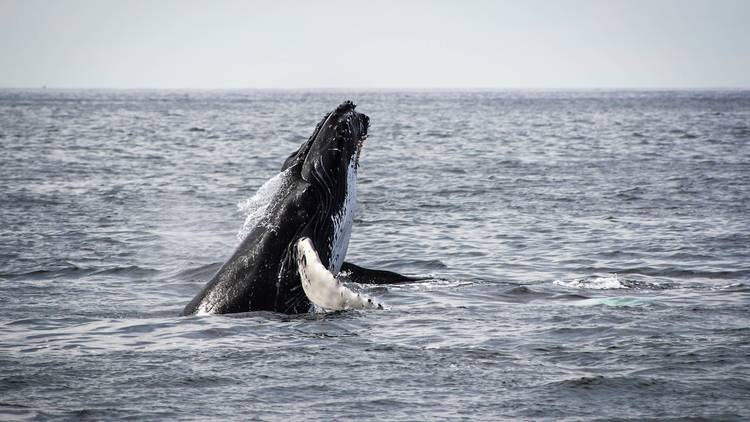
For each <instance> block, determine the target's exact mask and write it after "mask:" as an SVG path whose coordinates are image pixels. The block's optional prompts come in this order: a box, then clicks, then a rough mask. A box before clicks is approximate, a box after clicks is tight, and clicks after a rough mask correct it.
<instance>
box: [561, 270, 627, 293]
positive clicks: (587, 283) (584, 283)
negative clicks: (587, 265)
mask: <svg viewBox="0 0 750 422" xmlns="http://www.w3.org/2000/svg"><path fill="white" fill-rule="evenodd" d="M552 284H555V285H557V286H563V287H568V288H571V289H592V290H608V289H627V288H628V286H626V285H625V284H624V283H623V282H622V280H621V279H620V277H619V276H618V275H617V274H608V275H606V276H604V277H589V278H583V279H575V280H571V281H562V280H555V281H554V282H552Z"/></svg>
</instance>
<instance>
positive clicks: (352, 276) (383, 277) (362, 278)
mask: <svg viewBox="0 0 750 422" xmlns="http://www.w3.org/2000/svg"><path fill="white" fill-rule="evenodd" d="M339 274H343V275H344V276H345V277H346V278H348V279H349V280H350V281H353V282H355V283H359V284H399V283H411V282H414V281H419V280H424V279H425V278H424V277H410V276H406V275H401V274H399V273H394V272H392V271H385V270H372V269H369V268H364V267H360V266H359V265H354V264H352V263H351V262H344V264H343V265H342V266H341V272H340V273H339Z"/></svg>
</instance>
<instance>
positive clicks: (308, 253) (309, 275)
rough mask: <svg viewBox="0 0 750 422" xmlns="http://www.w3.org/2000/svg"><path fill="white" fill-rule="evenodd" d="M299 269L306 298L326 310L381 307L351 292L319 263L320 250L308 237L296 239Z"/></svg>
mask: <svg viewBox="0 0 750 422" xmlns="http://www.w3.org/2000/svg"><path fill="white" fill-rule="evenodd" d="M297 269H298V271H299V276H300V279H301V280H302V289H303V290H304V291H305V294H306V295H307V298H308V299H310V302H312V303H314V304H316V305H318V306H320V307H321V308H323V309H326V310H332V311H343V310H347V309H369V308H382V306H381V305H380V304H378V303H375V302H374V301H373V300H372V299H370V298H368V297H365V296H363V295H361V294H359V293H355V292H353V291H351V290H350V289H348V288H347V287H346V286H344V285H343V284H341V282H340V281H339V280H336V277H334V275H333V274H331V272H330V271H328V269H327V268H326V267H325V266H323V263H321V262H320V257H319V256H318V252H317V251H316V250H315V247H314V246H313V244H312V241H311V240H310V239H309V238H307V237H303V238H301V239H300V240H299V241H298V242H297Z"/></svg>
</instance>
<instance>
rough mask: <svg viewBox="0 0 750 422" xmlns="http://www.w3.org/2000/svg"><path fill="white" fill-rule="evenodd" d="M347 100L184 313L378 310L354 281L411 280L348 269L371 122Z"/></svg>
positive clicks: (297, 157)
mask: <svg viewBox="0 0 750 422" xmlns="http://www.w3.org/2000/svg"><path fill="white" fill-rule="evenodd" d="M355 107H356V106H355V105H354V103H352V102H351V101H346V102H344V103H342V104H341V105H339V106H338V107H337V108H336V109H335V110H333V111H331V112H330V113H328V114H326V115H325V116H324V117H323V119H322V120H321V121H320V122H319V123H318V124H317V126H316V127H315V130H314V131H313V134H312V136H310V138H309V139H308V140H307V141H306V142H304V143H302V145H301V146H300V147H299V149H298V150H297V151H295V152H293V153H292V154H291V155H290V156H289V157H288V158H287V159H286V160H285V161H284V164H283V166H282V168H281V173H280V174H279V176H277V177H281V178H282V186H283V187H282V188H280V189H279V190H278V191H277V192H276V193H275V196H274V198H273V199H272V201H271V202H270V203H269V204H268V207H267V208H266V209H265V210H264V216H263V219H262V221H260V222H256V224H254V225H253V226H252V227H250V228H249V230H248V233H247V235H246V236H245V238H244V240H242V242H241V243H240V245H239V246H238V247H237V249H236V250H235V251H234V253H233V254H232V256H231V257H230V258H229V259H228V260H227V261H226V262H225V263H224V264H223V265H222V266H221V267H220V268H219V270H218V271H217V272H216V273H215V274H214V276H213V277H212V278H211V280H209V281H208V283H207V284H206V285H205V287H204V288H203V290H202V291H201V292H200V293H198V295H197V296H195V298H194V299H193V300H192V301H191V302H190V303H188V304H187V306H185V309H184V310H183V312H182V314H183V315H191V314H224V313H235V312H248V311H261V310H262V311H273V312H281V313H286V314H296V313H304V312H308V311H309V310H310V309H311V306H312V304H315V305H318V306H319V307H321V308H323V309H329V310H344V309H362V308H376V307H379V306H380V305H379V304H377V303H375V302H373V301H372V300H371V299H369V298H367V297H364V296H362V295H360V294H357V293H355V292H353V291H351V290H349V289H348V288H347V287H345V286H344V285H343V284H342V283H341V280H340V279H339V278H337V277H336V276H337V275H338V274H339V272H340V271H341V269H342V267H344V269H345V273H346V274H347V276H348V277H349V279H350V280H351V281H356V282H360V283H363V282H372V283H375V284H380V283H384V282H390V283H393V282H404V281H410V280H412V278H410V277H405V276H401V275H399V274H396V273H391V272H389V271H382V270H369V269H366V268H363V267H359V266H356V265H353V264H349V263H344V258H345V256H346V251H347V249H348V246H349V238H350V236H351V230H352V223H353V219H354V213H355V208H356V203H357V189H356V188H357V185H356V182H357V169H358V167H359V157H360V154H361V152H362V144H363V142H364V140H365V139H366V138H367V131H368V129H369V121H370V119H369V117H368V116H366V115H365V114H362V113H359V112H357V111H355Z"/></svg>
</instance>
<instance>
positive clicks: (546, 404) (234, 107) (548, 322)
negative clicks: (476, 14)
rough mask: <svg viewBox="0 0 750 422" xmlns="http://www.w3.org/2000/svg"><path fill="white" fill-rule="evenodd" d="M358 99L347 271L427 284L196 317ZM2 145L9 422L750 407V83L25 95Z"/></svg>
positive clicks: (6, 104) (12, 107) (10, 115)
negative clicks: (334, 116)
mask: <svg viewBox="0 0 750 422" xmlns="http://www.w3.org/2000/svg"><path fill="white" fill-rule="evenodd" d="M345 99H352V100H354V101H355V102H356V103H357V104H358V110H359V111H361V112H364V113H366V114H368V115H369V116H370V118H371V128H370V137H369V139H368V140H367V141H366V143H365V149H364V151H363V155H362V159H361V168H360V175H359V200H360V206H359V212H358V215H357V217H356V219H355V223H354V230H353V234H352V240H351V244H350V248H349V254H348V260H349V261H351V262H354V263H356V264H359V265H363V266H369V267H375V268H381V269H388V270H392V271H398V272H401V273H405V274H411V275H419V276H426V277H428V279H427V280H424V281H421V282H417V283H413V284H405V285H392V286H379V287H372V286H352V287H353V288H355V289H359V290H361V291H363V292H365V293H367V294H369V295H371V296H373V297H374V298H376V299H377V300H378V301H380V302H382V303H384V304H386V305H387V308H388V309H386V310H382V311H353V312H343V313H332V314H307V315H298V316H287V315H280V314H273V313H265V312H257V313H249V314H241V315H234V316H207V317H179V316H178V314H179V312H180V311H181V309H182V307H183V306H184V305H185V304H186V303H187V302H188V301H189V300H190V299H191V298H192V297H193V296H194V295H195V294H196V293H197V292H198V291H199V290H200V289H201V287H202V286H203V285H204V283H205V282H206V281H207V280H208V279H209V278H210V276H211V275H212V273H213V271H215V270H216V269H217V268H218V266H219V265H220V264H221V263H222V262H223V261H224V260H225V259H226V258H227V257H228V256H229V255H230V254H231V252H232V250H233V248H234V247H235V246H236V245H237V242H238V240H237V236H238V234H239V232H240V231H241V229H242V226H243V222H244V221H245V219H246V213H247V212H248V206H247V204H248V202H247V201H248V199H249V198H251V197H252V196H253V194H254V192H255V191H256V190H257V189H258V188H259V187H260V186H261V185H262V184H263V183H264V182H265V181H266V180H268V179H269V178H271V177H273V176H274V175H275V174H277V172H278V169H279V167H280V166H281V164H282V162H283V160H284V159H285V158H286V156H287V155H288V154H289V153H290V152H291V151H293V150H295V149H296V148H297V146H298V145H299V144H300V143H301V142H302V141H304V140H305V139H307V137H308V136H309V135H310V133H311V132H312V130H313V128H314V126H315V124H316V123H317V122H318V120H319V119H320V118H321V117H322V116H323V115H324V114H325V113H326V112H327V111H329V110H330V109H332V108H334V107H335V106H336V105H337V104H338V103H340V102H341V101H343V100H345ZM0 145H2V149H1V151H2V152H1V153H0V233H1V239H2V240H1V241H0V419H2V420H14V419H20V420H69V419H92V420H207V419H208V420H214V419H216V420H311V419H321V420H352V419H356V420H377V421H379V420H504V419H505V420H545V419H549V420H599V419H601V420H612V419H618V420H645V419H657V420H668V419H679V420H682V419H684V418H695V419H697V420H700V419H706V420H748V418H750V92H747V91H707V92H692V91H679V92H656V91H646V92H637V91H627V92H615V91H581V92H564V91H559V92H533V91H529V92H525V91H508V92H346V91H331V92H327V91H319V92H294V91H279V92H272V91H217V92H211V91H55V90H2V91H0ZM251 208H252V207H251Z"/></svg>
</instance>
